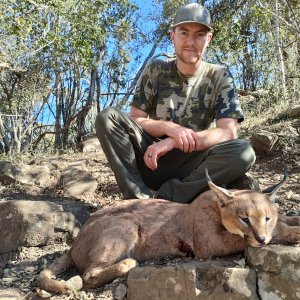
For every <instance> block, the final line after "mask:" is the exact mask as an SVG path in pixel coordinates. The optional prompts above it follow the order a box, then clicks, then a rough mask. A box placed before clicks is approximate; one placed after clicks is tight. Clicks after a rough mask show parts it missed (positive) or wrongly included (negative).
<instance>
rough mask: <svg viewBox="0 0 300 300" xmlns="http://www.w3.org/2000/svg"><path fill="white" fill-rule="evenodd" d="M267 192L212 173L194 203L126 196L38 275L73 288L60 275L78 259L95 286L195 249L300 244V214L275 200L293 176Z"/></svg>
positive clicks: (47, 283) (52, 285)
mask: <svg viewBox="0 0 300 300" xmlns="http://www.w3.org/2000/svg"><path fill="white" fill-rule="evenodd" d="M286 179H287V175H286V174H285V176H284V179H283V180H282V182H280V183H279V184H277V185H275V186H273V187H271V188H269V189H268V190H266V191H264V192H258V191H254V190H226V189H224V188H221V187H218V186H217V185H215V184H214V183H213V182H212V181H211V179H210V178H209V175H208V174H207V180H208V184H209V187H210V191H207V192H205V193H203V194H201V195H200V196H198V197H197V198H196V199H195V200H194V201H193V202H192V203H190V204H180V203H174V202H170V201H167V200H160V199H148V200H124V201H120V202H118V203H117V204H115V205H114V206H111V207H107V208H105V209H101V210H100V211H98V212H96V213H94V214H92V215H91V216H90V218H89V219H88V221H87V222H86V223H85V224H84V225H83V227H82V229H81V230H80V232H79V234H78V236H77V238H76V239H75V241H74V243H73V246H72V247H71V249H70V250H69V251H68V252H67V253H66V254H64V255H63V256H62V257H61V258H59V259H58V260H56V261H55V262H54V263H52V264H51V265H50V266H48V267H47V268H46V269H44V270H43V271H42V272H41V273H40V275H39V276H38V278H37V282H36V283H37V285H38V286H39V287H41V288H42V289H45V290H48V291H52V292H56V293H68V292H70V288H69V287H68V284H67V283H66V282H64V281H59V280H55V279H54V278H55V276H56V275H58V274H59V273H61V272H62V271H64V270H66V269H67V268H69V267H70V266H72V265H75V266H76V267H77V268H78V270H79V271H80V274H81V278H82V282H83V287H87V288H96V287H99V286H102V285H104V284H106V283H109V282H111V281H113V280H114V279H116V278H117V277H120V276H124V275H126V274H127V273H128V272H129V270H130V269H132V268H134V267H136V266H137V262H139V261H146V260H150V259H159V258H163V257H167V256H168V257H172V256H187V255H192V256H195V257H196V258H201V259H206V258H210V257H215V256H218V257H220V256H226V255H231V254H234V253H238V252H241V251H244V250H245V248H246V246H247V245H249V244H250V245H251V246H254V247H260V246H262V245H264V244H268V243H270V242H271V243H283V244H294V243H300V217H287V216H278V213H277V209H276V206H275V205H274V203H273V200H274V196H275V193H276V191H277V190H278V189H279V188H280V187H281V186H282V185H283V183H284V182H285V181H286Z"/></svg>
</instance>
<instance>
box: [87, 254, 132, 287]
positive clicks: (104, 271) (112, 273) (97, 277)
mask: <svg viewBox="0 0 300 300" xmlns="http://www.w3.org/2000/svg"><path fill="white" fill-rule="evenodd" d="M136 266H137V262H136V260H134V259H132V258H126V259H123V260H121V261H120V262H118V263H116V264H114V265H112V266H109V267H106V268H103V267H101V266H91V267H89V268H88V269H87V270H86V272H85V273H84V274H83V276H82V279H83V286H84V287H86V288H97V287H100V286H103V285H105V284H107V283H110V282H112V281H113V280H114V279H116V278H118V277H122V276H125V275H127V274H128V272H129V271H130V270H131V269H133V268H134V267H136Z"/></svg>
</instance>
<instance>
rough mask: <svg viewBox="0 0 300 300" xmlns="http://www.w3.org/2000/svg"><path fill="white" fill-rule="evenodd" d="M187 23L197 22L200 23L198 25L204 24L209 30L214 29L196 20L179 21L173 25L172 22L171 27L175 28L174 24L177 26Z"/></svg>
mask: <svg viewBox="0 0 300 300" xmlns="http://www.w3.org/2000/svg"><path fill="white" fill-rule="evenodd" d="M188 23H197V24H200V25H203V26H205V27H206V28H207V29H209V30H210V31H214V29H213V28H212V27H210V26H208V25H206V24H204V23H201V22H197V21H182V22H179V23H177V24H175V25H173V24H172V26H171V27H172V28H175V27H176V26H178V25H182V24H188Z"/></svg>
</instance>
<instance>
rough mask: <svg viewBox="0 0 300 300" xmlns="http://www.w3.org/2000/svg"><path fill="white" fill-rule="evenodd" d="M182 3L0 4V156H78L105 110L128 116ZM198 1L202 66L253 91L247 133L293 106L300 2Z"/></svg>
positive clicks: (38, 0) (48, 0)
mask: <svg viewBox="0 0 300 300" xmlns="http://www.w3.org/2000/svg"><path fill="white" fill-rule="evenodd" d="M186 2H189V1H182V0H181V1H179V0H153V1H148V2H146V3H144V1H137V0H136V1H133V0H132V1H129V0H80V1H79V0H0V10H1V14H0V153H1V154H2V155H16V154H19V153H23V152H35V151H37V150H38V151H44V150H47V151H49V149H50V150H54V151H56V150H58V149H60V150H61V149H70V148H76V147H77V146H78V143H79V142H80V141H81V139H82V136H83V135H85V134H87V133H91V132H93V131H94V119H95V116H96V115H97V113H98V112H99V111H101V110H102V109H103V108H105V107H107V106H115V107H118V108H120V109H123V110H125V111H126V110H128V107H129V102H130V96H131V94H132V92H133V90H134V87H135V84H136V81H137V78H138V77H139V74H140V73H141V71H142V70H143V68H144V67H145V64H146V63H147V62H149V60H150V59H152V58H153V56H157V55H160V54H167V53H169V52H170V51H172V47H171V43H170V40H169V37H168V31H169V27H170V23H171V20H172V17H173V15H174V12H175V11H176V9H177V8H178V7H179V6H180V5H182V4H183V3H186ZM190 2H194V1H190ZM201 2H202V4H204V5H205V6H206V7H208V9H209V10H210V11H211V15H212V20H213V27H214V29H215V31H214V38H213V41H212V43H211V45H210V47H209V49H208V52H207V55H206V60H208V61H210V62H213V63H218V64H221V65H224V66H226V67H227V68H228V69H229V71H230V72H231V73H232V75H233V77H234V80H235V83H236V86H237V88H238V89H239V90H241V91H244V93H245V91H247V92H249V91H252V92H253V91H256V92H257V91H259V93H260V97H259V99H258V100H257V101H255V103H253V102H251V103H243V107H244V110H245V112H246V115H247V117H248V120H249V121H248V123H245V126H246V127H247V130H249V129H250V130H251V126H252V125H253V124H258V123H263V122H265V121H266V120H267V117H268V116H270V115H274V113H275V112H277V111H280V110H283V109H285V108H287V107H290V106H292V105H294V104H296V103H299V87H300V84H299V77H300V73H299V69H300V68H299V66H300V24H299V22H300V21H299V20H300V2H299V1H298V0H262V1H256V0H255V1H252V0H204V1H201ZM1 154H0V155H1Z"/></svg>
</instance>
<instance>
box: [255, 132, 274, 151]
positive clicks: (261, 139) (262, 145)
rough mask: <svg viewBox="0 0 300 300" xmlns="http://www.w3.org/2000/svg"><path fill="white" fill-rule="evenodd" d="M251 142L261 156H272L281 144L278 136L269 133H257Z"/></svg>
mask: <svg viewBox="0 0 300 300" xmlns="http://www.w3.org/2000/svg"><path fill="white" fill-rule="evenodd" d="M250 140H251V142H252V144H253V147H254V149H255V150H256V152H257V153H260V154H272V153H273V151H274V150H275V149H276V146H277V145H278V143H279V138H278V135H277V134H276V133H273V132H268V131H259V132H255V133H253V134H252V136H251V138H250Z"/></svg>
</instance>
